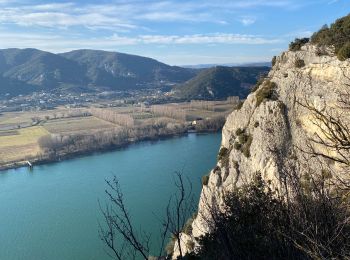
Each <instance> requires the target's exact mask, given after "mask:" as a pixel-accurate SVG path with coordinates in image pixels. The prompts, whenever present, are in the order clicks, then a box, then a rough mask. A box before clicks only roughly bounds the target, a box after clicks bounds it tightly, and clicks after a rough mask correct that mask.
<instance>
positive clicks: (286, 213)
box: [193, 173, 350, 260]
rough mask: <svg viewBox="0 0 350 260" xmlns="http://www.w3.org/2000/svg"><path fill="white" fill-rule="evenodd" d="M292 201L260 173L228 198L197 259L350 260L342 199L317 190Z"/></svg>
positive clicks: (349, 227)
mask: <svg viewBox="0 0 350 260" xmlns="http://www.w3.org/2000/svg"><path fill="white" fill-rule="evenodd" d="M298 187H299V185H297V186H296V187H295V188H296V189H295V190H298V196H296V197H294V199H292V200H290V201H287V200H286V199H285V198H284V197H279V196H278V192H274V191H273V190H272V189H271V188H270V185H269V183H268V182H266V181H264V180H263V179H262V177H261V174H260V173H257V174H255V176H254V178H253V180H252V181H250V182H249V184H246V185H243V186H242V187H240V188H238V189H235V190H234V191H232V192H231V193H229V194H225V196H224V205H223V206H222V207H223V208H224V210H223V211H215V210H213V211H212V212H211V213H212V215H213V217H214V218H215V219H214V220H213V221H214V222H213V223H215V228H214V229H213V230H212V232H211V233H208V234H206V235H204V236H202V237H201V238H200V239H199V244H200V247H199V251H198V252H196V253H195V255H194V257H195V258H193V259H202V260H204V259H348V258H349V255H350V245H349V243H348V241H349V240H348V239H349V238H350V225H349V221H348V218H349V213H348V212H347V206H345V207H344V206H342V205H343V203H342V200H341V199H330V198H328V197H327V196H328V195H329V194H322V193H321V192H317V189H315V190H314V193H313V194H312V195H308V194H307V193H302V192H301V190H300V189H299V188H298Z"/></svg>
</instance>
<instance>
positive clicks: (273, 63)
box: [271, 56, 277, 67]
mask: <svg viewBox="0 0 350 260" xmlns="http://www.w3.org/2000/svg"><path fill="white" fill-rule="evenodd" d="M276 59H277V58H276V56H273V57H272V60H271V64H272V67H273V66H275V64H276Z"/></svg>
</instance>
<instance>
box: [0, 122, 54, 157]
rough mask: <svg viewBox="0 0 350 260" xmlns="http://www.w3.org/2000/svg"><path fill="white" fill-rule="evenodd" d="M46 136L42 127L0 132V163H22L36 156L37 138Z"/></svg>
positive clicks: (46, 133) (37, 150)
mask: <svg viewBox="0 0 350 260" xmlns="http://www.w3.org/2000/svg"><path fill="white" fill-rule="evenodd" d="M48 134H49V132H48V131H47V130H46V129H45V128H43V127H42V126H33V127H28V128H23V129H18V130H11V131H0V163H1V162H2V163H4V162H12V161H23V160H25V159H26V158H29V157H31V156H35V155H37V154H38V153H39V152H40V148H39V145H38V140H39V138H40V137H42V136H45V135H48Z"/></svg>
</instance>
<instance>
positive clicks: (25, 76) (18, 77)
mask: <svg viewBox="0 0 350 260" xmlns="http://www.w3.org/2000/svg"><path fill="white" fill-rule="evenodd" d="M197 73H198V70H195V69H188V68H181V67H177V66H169V65H166V64H164V63H161V62H158V61H156V60H154V59H150V58H146V57H141V56H135V55H129V54H123V53H117V52H106V51H97V50H77V51H72V52H68V53H61V54H53V53H49V52H45V51H41V50H37V49H3V50H0V94H4V93H10V94H13V95H14V94H24V93H28V92H31V91H33V90H51V89H55V88H72V87H78V88H79V89H83V90H84V89H86V90H94V89H96V88H98V87H102V88H108V89H115V90H125V89H140V88H152V87H158V86H161V85H165V84H176V83H182V82H185V81H186V80H189V79H190V78H192V77H194V76H195V75H196V74H197Z"/></svg>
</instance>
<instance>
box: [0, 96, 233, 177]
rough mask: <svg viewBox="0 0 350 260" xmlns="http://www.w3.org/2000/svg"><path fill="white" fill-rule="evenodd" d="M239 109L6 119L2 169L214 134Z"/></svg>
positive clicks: (35, 114) (1, 119) (0, 124)
mask: <svg viewBox="0 0 350 260" xmlns="http://www.w3.org/2000/svg"><path fill="white" fill-rule="evenodd" d="M236 106H237V103H234V102H229V101H193V102H185V103H172V104H164V105H156V106H151V107H145V106H136V105H134V106H124V107H105V106H101V105H100V104H94V105H93V106H91V107H88V108H66V107H60V108H57V109H55V110H47V111H23V112H10V113H3V114H0V170H4V169H9V168H17V167H22V166H25V165H27V161H30V162H31V163H34V164H36V163H46V162H51V161H57V160H62V159H66V158H71V157H74V156H77V155H82V154H87V153H93V152H96V151H106V150H111V149H116V148H120V147H123V146H125V145H128V144H130V143H134V142H137V141H142V140H154V139H159V138H165V137H171V136H176V135H183V134H186V133H187V132H192V131H196V132H213V131H217V130H219V129H221V127H222V126H223V124H224V121H225V117H226V116H227V115H228V114H229V113H230V112H231V111H232V110H233V109H234V108H235V107H236Z"/></svg>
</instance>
